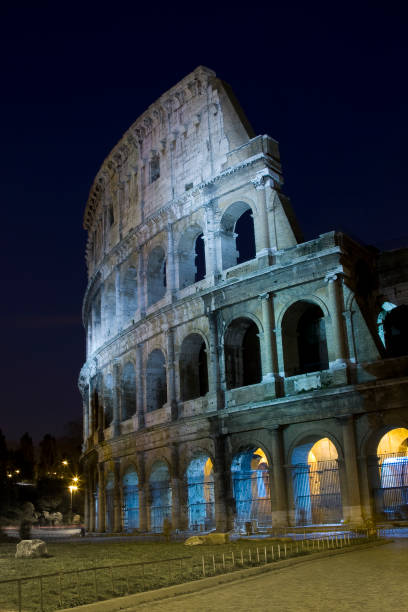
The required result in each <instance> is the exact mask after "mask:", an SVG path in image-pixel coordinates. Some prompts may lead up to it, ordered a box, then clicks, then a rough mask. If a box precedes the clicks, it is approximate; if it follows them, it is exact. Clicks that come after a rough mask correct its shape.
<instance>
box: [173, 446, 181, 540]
mask: <svg viewBox="0 0 408 612" xmlns="http://www.w3.org/2000/svg"><path fill="white" fill-rule="evenodd" d="M180 523H181V508H180V469H179V449H178V444H177V443H173V444H172V445H171V524H172V527H173V530H174V529H180Z"/></svg>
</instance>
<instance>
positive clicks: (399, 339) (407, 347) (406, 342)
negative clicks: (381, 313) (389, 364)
mask: <svg viewBox="0 0 408 612" xmlns="http://www.w3.org/2000/svg"><path fill="white" fill-rule="evenodd" d="M384 337H385V348H386V349H387V353H388V355H389V357H402V356H403V355H407V354H408V306H406V305H405V304H403V305H401V306H397V307H396V308H393V309H392V310H390V311H389V312H388V313H387V315H386V317H385V319H384Z"/></svg>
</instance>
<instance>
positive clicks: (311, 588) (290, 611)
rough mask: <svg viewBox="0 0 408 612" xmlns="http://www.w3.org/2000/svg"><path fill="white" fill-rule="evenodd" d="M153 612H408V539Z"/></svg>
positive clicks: (179, 600) (177, 600)
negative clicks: (256, 610) (254, 611)
mask: <svg viewBox="0 0 408 612" xmlns="http://www.w3.org/2000/svg"><path fill="white" fill-rule="evenodd" d="M147 608H148V609H149V611H150V612H162V611H163V612H164V611H165V612H180V611H181V610H183V612H193V611H194V612H196V611H197V612H213V611H214V610H220V611H222V612H230V611H231V612H232V611H234V612H238V611H241V610H242V611H243V610H245V611H249V610H255V609H258V610H262V611H265V612H268V611H269V610H276V611H277V612H297V611H302V612H308V611H313V612H320V611H322V612H323V611H324V612H331V611H333V610H335V611H337V610H339V611H342V612H343V610H344V611H351V610H353V612H359V611H360V610H361V611H362V612H388V611H390V612H391V611H393V612H407V611H408V539H407V540H405V539H404V540H398V541H396V542H394V543H392V544H386V545H384V546H378V547H376V548H371V549H368V550H362V551H357V552H352V553H347V554H342V555H339V556H335V557H332V558H327V559H321V560H316V561H311V562H310V563H304V564H302V565H299V566H294V567H292V568H286V569H282V570H279V571H274V572H270V573H267V574H263V575H261V576H258V577H255V578H247V579H245V580H242V581H241V582H235V583H232V584H226V585H224V586H219V587H214V588H211V589H207V590H205V591H202V592H200V593H194V594H191V595H183V596H180V597H174V598H173V599H167V600H163V601H162V602H158V603H154V602H151V603H149V604H142V605H139V606H138V608H137V609H138V610H141V609H142V610H144V609H147Z"/></svg>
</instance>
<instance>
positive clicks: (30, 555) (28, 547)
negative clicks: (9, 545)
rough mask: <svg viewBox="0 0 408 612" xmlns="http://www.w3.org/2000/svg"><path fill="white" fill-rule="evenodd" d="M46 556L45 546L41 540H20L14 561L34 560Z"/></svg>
mask: <svg viewBox="0 0 408 612" xmlns="http://www.w3.org/2000/svg"><path fill="white" fill-rule="evenodd" d="M47 554H48V552H47V545H46V543H45V542H43V540H21V542H19V543H18V544H17V550H16V559H36V558H38V557H45V556H47Z"/></svg>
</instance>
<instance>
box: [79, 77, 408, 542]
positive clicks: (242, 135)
mask: <svg viewBox="0 0 408 612" xmlns="http://www.w3.org/2000/svg"><path fill="white" fill-rule="evenodd" d="M282 185H283V178H282V172H281V164H280V158H279V149H278V143H277V142H276V141H275V140H273V139H272V138H270V137H269V136H254V135H253V134H252V132H251V128H250V126H249V124H248V122H247V120H246V119H245V117H244V116H243V113H242V111H241V109H240V107H239V105H238V104H237V102H236V101H235V99H234V97H233V95H232V94H231V92H230V90H229V88H228V86H227V85H226V84H225V83H223V82H222V81H220V80H219V79H218V78H217V77H216V76H215V74H214V73H213V72H212V71H211V70H208V69H206V68H203V67H199V68H197V69H196V70H195V71H194V72H193V73H191V74H190V75H188V76H187V77H186V78H185V79H183V80H182V81H181V82H180V83H178V84H177V85H176V86H175V87H174V88H172V89H171V90H170V91H168V92H167V93H166V94H164V95H163V96H162V97H161V98H160V99H159V100H158V101H157V102H156V103H154V104H153V105H152V106H151V107H149V109H148V110H147V111H146V112H145V113H144V114H143V115H142V116H141V117H140V118H139V119H138V120H137V121H136V122H135V123H134V125H132V126H131V128H130V129H129V130H128V131H127V132H126V134H125V135H124V136H123V138H122V139H121V140H120V142H119V143H118V144H117V145H116V147H115V148H114V149H113V151H112V152H111V154H110V155H109V156H108V158H107V159H106V160H105V161H104V163H103V165H102V168H101V169H100V171H99V173H98V175H97V177H96V179H95V181H94V184H93V186H92V188H91V191H90V196H89V200H88V203H87V206H86V211H85V218H84V225H85V228H86V229H87V230H88V234H89V238H88V246H87V264H88V271H89V283H88V287H87V290H86V295H85V299H84V306H83V319H84V325H85V328H86V330H87V360H86V363H85V364H84V366H83V368H82V371H81V374H80V381H79V382H80V389H81V392H82V396H83V402H84V445H83V463H84V469H85V474H86V478H87V487H88V489H87V495H86V508H85V514H86V517H85V521H86V526H87V528H88V529H89V530H91V531H93V530H98V531H101V532H102V531H105V530H111V531H115V532H118V531H122V530H124V529H128V530H129V529H139V530H141V531H149V530H156V531H157V530H161V529H162V528H163V521H164V519H165V518H166V517H167V518H168V519H170V520H171V523H172V526H173V528H174V529H181V530H187V529H206V528H210V527H213V526H214V525H216V527H217V528H218V529H219V530H223V531H224V530H227V529H231V528H233V526H234V524H235V527H237V528H241V527H242V525H243V524H244V523H247V522H252V524H253V523H254V522H256V523H257V524H258V525H259V526H260V527H262V526H263V525H264V526H269V527H270V526H271V525H272V526H274V527H279V526H284V525H288V524H291V525H293V524H303V523H308V522H315V523H316V522H330V521H331V522H332V521H339V520H344V521H348V522H350V523H354V524H360V523H361V522H362V521H363V520H366V519H370V518H372V517H373V516H374V515H375V514H376V513H377V514H378V504H377V505H375V501H376V500H375V495H377V494H376V493H375V492H376V491H378V489H379V488H381V486H380V485H381V483H380V481H379V478H380V477H379V467H378V466H379V463H378V456H377V454H378V450H377V446H378V443H379V441H380V439H381V438H382V436H383V435H384V434H385V433H387V432H388V431H390V430H392V429H394V428H404V427H406V428H408V410H407V407H408V400H407V391H408V378H407V373H408V358H407V357H406V356H404V353H406V352H407V351H403V350H401V348H399V349H398V347H397V348H395V346H394V349H393V350H390V349H389V347H388V353H387V348H386V346H384V344H386V345H387V343H388V345H389V344H390V342H391V340H390V338H391V335H392V333H394V332H395V329H396V328H395V325H394V327H393V328H392V329H393V330H394V332H392V330H391V327H390V325H388V328H389V329H388V328H387V320H388V319H387V318H386V317H387V316H389V314H388V312H386V311H384V316H383V318H381V316H380V315H381V312H382V311H381V306H382V304H383V303H387V304H388V303H391V304H392V306H395V307H399V308H394V309H393V312H394V313H395V312H397V313H398V312H399V313H401V308H404V306H402V305H403V304H406V303H408V273H407V267H406V264H407V262H408V253H407V252H406V251H398V252H392V253H379V252H377V251H376V250H375V249H372V248H367V247H364V246H362V245H360V244H357V243H356V242H354V241H353V240H352V239H350V238H348V237H347V236H345V235H344V234H341V233H337V232H334V231H331V232H328V233H326V234H324V235H321V236H319V237H318V238H316V239H315V240H311V241H309V242H302V238H301V234H300V232H299V229H298V227H297V224H296V221H295V218H294V214H293V211H292V208H291V204H290V202H289V200H288V198H287V197H286V196H284V195H283V193H282ZM394 318H395V317H394ZM397 319H398V317H397ZM379 325H383V327H384V329H385V335H386V336H387V334H388V336H387V338H388V339H387V342H385V341H382V340H384V337H381V334H379V333H378V326H379ZM398 325H399V327H398ZM398 325H397V327H398V329H397V332H395V333H397V335H398V336H399V340H398V342H399V344H398V342H397V344H398V346H399V347H400V345H401V342H403V341H404V340H403V338H405V340H406V339H407V337H406V336H407V334H406V330H404V328H403V325H402V326H401V324H398ZM383 327H382V328H381V330H382V331H383V332H384V330H383ZM387 329H388V331H387ZM390 330H391V331H390ZM395 333H394V336H395ZM404 334H405V336H404ZM383 336H384V333H383ZM391 344H392V342H391ZM394 345H395V343H394ZM390 355H395V356H394V357H392V356H390ZM407 436H408V432H407ZM321 440H326V443H325V444H326V447H325V448H326V450H325V451H323V450H322V448H323V446H324V445H323V446H321V448H320V450H319V449H318V447H316V446H315V444H316V443H318V442H319V441H321ZM328 441H330V442H328ZM313 449H314V450H313ZM316 449H317V450H316ZM327 449H329V451H330V452H329V451H327ZM330 449H331V450H330ZM399 450H400V449H399ZM312 451H313V452H314V453H315V455H313V457H314V459H313V460H316V461H317V464H318V465H319V466H320V473H323V472H324V474H325V477H324V478H325V479H326V480H325V481H324V482H323V480H322V477H321V476H319V477H318V476H316V474H319V470H317V471H316V470H313V469H312V470H311V467H310V466H311V463H310V462H311V461H312V459H311V455H310V453H311V452H312ZM316 453H317V454H316ZM319 453H320V454H319ZM327 453H329V454H327ZM330 453H331V454H330ZM329 455H330V456H329ZM317 464H316V465H317ZM312 473H313V474H314V475H315V476H313V474H312ZM304 474H306V476H305V475H304ZM311 474H312V475H311ZM313 478H315V480H314V481H313ZM316 478H317V480H316ZM319 478H320V480H319ZM299 483H300V484H299ZM330 483H331V484H330ZM406 484H408V482H407V483H406ZM377 497H378V495H377ZM333 509H334V510H333Z"/></svg>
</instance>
